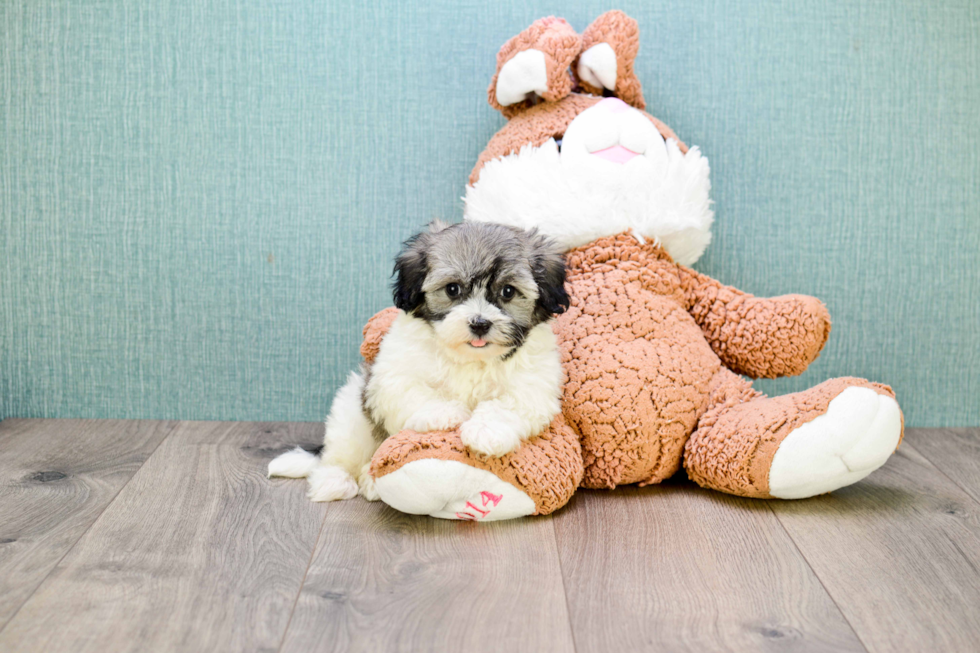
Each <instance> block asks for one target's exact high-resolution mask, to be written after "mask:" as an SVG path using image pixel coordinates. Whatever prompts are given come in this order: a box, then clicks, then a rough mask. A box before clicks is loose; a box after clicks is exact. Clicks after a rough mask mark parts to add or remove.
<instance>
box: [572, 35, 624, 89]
mask: <svg viewBox="0 0 980 653" xmlns="http://www.w3.org/2000/svg"><path fill="white" fill-rule="evenodd" d="M578 76H579V77H580V78H581V79H582V80H583V81H585V82H586V83H588V84H591V85H592V86H598V87H599V88H606V89H609V90H610V91H615V90H616V53H615V52H614V51H613V49H612V46H611V45H609V44H608V43H599V44H597V45H593V46H592V47H591V48H589V49H588V50H586V51H585V52H583V53H582V56H581V57H579V60H578Z"/></svg>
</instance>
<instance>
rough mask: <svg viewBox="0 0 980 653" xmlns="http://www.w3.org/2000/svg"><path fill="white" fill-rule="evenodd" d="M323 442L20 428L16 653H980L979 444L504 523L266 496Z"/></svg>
mask: <svg viewBox="0 0 980 653" xmlns="http://www.w3.org/2000/svg"><path fill="white" fill-rule="evenodd" d="M321 429H322V427H321V426H320V425H318V424H257V423H219V422H179V423H175V422H119V421H90V420H6V421H4V422H0V651H4V652H7V651H11V652H13V651H38V650H54V651H99V652H100V653H104V652H109V651H314V650H316V651H321V650H325V651H345V650H353V651H467V652H471V651H472V652H480V651H515V650H523V651H578V652H580V653H586V652H592V651H609V650H615V651H661V650H663V651H755V650H765V651H785V650H793V651H796V650H800V651H810V650H814V651H864V650H867V651H895V650H902V651H905V650H907V651H933V650H937V651H938V650H942V651H976V650H978V649H980V429H920V430H914V429H912V430H910V431H909V432H908V434H907V436H906V441H905V442H904V443H903V445H902V447H901V449H900V451H899V452H898V453H897V454H896V455H895V456H893V457H892V459H891V460H890V461H889V463H888V464H887V465H886V466H885V467H884V468H883V469H881V470H879V471H878V472H876V473H875V474H873V475H872V476H871V477H869V478H868V479H866V480H865V481H863V482H861V483H859V484H857V485H855V486H852V487H850V488H845V489H844V490H840V491H838V492H834V493H833V494H830V495H826V496H823V497H818V498H815V499H809V500H806V501H795V502H765V501H753V500H748V499H739V498H735V497H729V496H725V495H721V494H717V493H713V492H708V491H705V490H701V489H700V488H697V487H696V486H694V485H693V484H691V483H690V482H688V481H687V480H684V479H673V480H671V481H669V482H667V483H665V484H663V485H661V486H657V487H650V488H643V489H640V488H622V489H620V490H616V491H614V492H590V491H582V492H579V493H578V494H577V495H576V496H575V498H574V499H573V500H572V502H571V503H570V504H569V505H568V506H566V507H565V508H564V509H563V510H561V511H559V513H558V514H557V515H554V516H551V517H540V518H528V519H523V520H517V521H511V522H502V523H500V522H498V523H491V524H474V523H468V522H458V523H457V522H445V521H439V520H433V519H428V518H420V517H412V516H408V515H403V514H400V513H397V512H395V511H394V510H391V509H390V508H387V507H386V506H384V505H383V504H380V503H367V502H365V501H363V500H361V499H355V500H353V501H348V502H343V503H338V504H329V505H324V504H312V503H310V502H308V501H307V500H306V498H305V497H304V484H303V483H301V482H297V481H288V480H271V481H270V480H268V479H266V478H265V476H264V470H265V465H266V463H267V462H268V460H270V459H271V458H272V457H273V456H274V455H276V454H277V453H279V452H281V451H284V450H285V449H287V448H288V447H291V446H293V445H295V444H303V445H310V444H316V443H317V442H318V440H319V439H320V437H321V432H322V431H321Z"/></svg>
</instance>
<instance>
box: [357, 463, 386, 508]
mask: <svg viewBox="0 0 980 653" xmlns="http://www.w3.org/2000/svg"><path fill="white" fill-rule="evenodd" d="M357 486H358V487H359V488H360V490H361V491H360V494H361V496H362V497H364V498H365V499H367V500H368V501H377V500H378V499H380V498H381V497H380V496H378V491H377V490H376V489H375V487H374V477H373V476H371V463H367V464H366V465H364V467H361V473H360V475H359V476H358V477H357Z"/></svg>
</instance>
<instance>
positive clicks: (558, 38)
mask: <svg viewBox="0 0 980 653" xmlns="http://www.w3.org/2000/svg"><path fill="white" fill-rule="evenodd" d="M581 48H582V37H580V36H579V35H578V34H577V33H576V32H575V30H574V29H572V26H571V25H569V24H568V23H566V22H565V20H564V19H563V18H555V17H554V16H549V17H547V18H541V19H539V20H536V21H534V23H532V24H531V26H530V27H528V28H527V29H526V30H524V31H523V32H521V33H520V34H518V35H517V36H515V37H513V38H511V39H510V40H509V41H507V43H505V44H504V45H503V47H502V48H500V51H499V52H498V53H497V72H495V73H494V75H493V80H492V81H491V82H490V88H488V89H487V101H488V102H489V103H490V106H492V107H493V108H494V109H497V110H498V111H500V112H501V113H502V114H504V116H506V117H507V118H511V117H513V116H515V115H517V114H518V113H520V112H521V111H523V110H525V109H528V108H529V107H531V106H533V105H534V101H533V100H531V99H527V100H523V101H521V102H518V103H517V104H511V105H509V106H503V105H501V104H500V103H499V102H497V78H498V77H499V76H500V69H501V68H503V67H504V64H505V63H507V62H508V61H510V60H511V59H513V58H514V55H516V54H518V53H520V52H523V51H525V50H532V49H533V50H538V51H540V52H542V53H544V61H545V68H546V70H547V71H548V90H547V91H545V92H544V93H543V94H542V95H541V99H543V100H546V101H549V102H555V101H557V100H560V99H561V98H563V97H565V96H566V95H568V94H569V93H570V92H571V90H572V77H571V75H569V74H568V67H569V66H570V65H571V63H572V60H573V59H574V58H575V57H577V56H578V53H579V51H580V50H581Z"/></svg>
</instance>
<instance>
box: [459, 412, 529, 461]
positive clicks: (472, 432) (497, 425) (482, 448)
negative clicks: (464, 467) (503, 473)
mask: <svg viewBox="0 0 980 653" xmlns="http://www.w3.org/2000/svg"><path fill="white" fill-rule="evenodd" d="M459 435H460V439H462V440H463V444H465V445H466V446H467V448H469V449H470V450H471V451H475V452H477V453H482V454H484V455H487V456H494V457H496V458H500V457H501V456H506V455H507V454H509V453H511V452H512V451H517V449H518V447H520V446H521V436H520V435H518V434H517V431H515V430H514V429H513V428H512V427H511V426H509V425H508V424H506V423H503V422H498V421H495V420H492V419H486V418H480V417H474V418H473V419H471V420H468V421H466V422H463V426H462V427H460V429H459Z"/></svg>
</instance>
